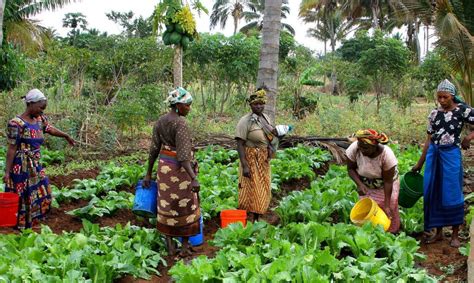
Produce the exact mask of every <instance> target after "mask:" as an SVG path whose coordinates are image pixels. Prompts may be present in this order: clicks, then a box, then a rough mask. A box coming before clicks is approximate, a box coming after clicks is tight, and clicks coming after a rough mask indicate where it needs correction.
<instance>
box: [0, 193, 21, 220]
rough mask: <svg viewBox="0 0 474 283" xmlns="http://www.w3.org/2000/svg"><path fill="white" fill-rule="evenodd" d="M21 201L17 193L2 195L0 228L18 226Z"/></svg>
mask: <svg viewBox="0 0 474 283" xmlns="http://www.w3.org/2000/svg"><path fill="white" fill-rule="evenodd" d="M19 199H20V197H19V196H18V194H15V193H0V227H13V226H16V220H17V215H18V201H19Z"/></svg>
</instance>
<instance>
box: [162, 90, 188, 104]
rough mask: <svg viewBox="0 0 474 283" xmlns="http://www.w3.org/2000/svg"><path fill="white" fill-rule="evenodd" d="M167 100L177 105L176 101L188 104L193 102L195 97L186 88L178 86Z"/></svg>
mask: <svg viewBox="0 0 474 283" xmlns="http://www.w3.org/2000/svg"><path fill="white" fill-rule="evenodd" d="M166 102H167V103H168V104H169V105H170V106H171V105H175V104H176V103H183V104H188V103H191V102H193V97H192V96H191V94H190V93H189V92H188V91H187V90H185V89H184V88H182V87H177V88H176V89H174V90H172V91H170V92H169V93H168V98H166Z"/></svg>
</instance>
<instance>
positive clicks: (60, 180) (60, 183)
mask: <svg viewBox="0 0 474 283" xmlns="http://www.w3.org/2000/svg"><path fill="white" fill-rule="evenodd" d="M99 173H100V170H99V168H94V169H89V170H81V171H77V172H74V173H72V174H69V175H66V176H64V175H57V176H48V177H49V182H50V183H51V184H52V185H55V186H56V187H58V188H65V187H71V186H72V184H73V180H74V179H80V180H82V179H95V178H96V177H97V175H99Z"/></svg>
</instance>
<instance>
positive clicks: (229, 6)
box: [209, 0, 248, 34]
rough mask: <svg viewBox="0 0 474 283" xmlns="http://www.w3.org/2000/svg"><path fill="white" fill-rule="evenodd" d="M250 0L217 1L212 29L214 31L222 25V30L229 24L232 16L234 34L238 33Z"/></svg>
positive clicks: (212, 16)
mask: <svg viewBox="0 0 474 283" xmlns="http://www.w3.org/2000/svg"><path fill="white" fill-rule="evenodd" d="M247 2H248V0H216V2H215V3H214V6H213V7H212V13H211V18H210V20H211V23H210V26H209V27H210V28H211V29H213V28H215V27H216V26H217V24H218V23H220V26H221V28H224V27H225V25H226V24H227V19H228V18H229V16H231V17H232V18H233V20H234V34H236V33H237V29H238V27H239V22H240V20H241V19H242V18H243V17H244V6H245V4H246V3H247Z"/></svg>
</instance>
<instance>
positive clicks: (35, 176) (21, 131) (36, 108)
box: [3, 89, 75, 229]
mask: <svg viewBox="0 0 474 283" xmlns="http://www.w3.org/2000/svg"><path fill="white" fill-rule="evenodd" d="M23 99H24V100H25V103H26V110H25V112H23V114H21V115H19V116H17V117H15V118H13V119H12V120H10V121H9V122H8V126H7V143H8V149H7V158H6V166H5V176H4V177H3V178H4V182H5V192H13V193H17V194H18V195H19V196H20V200H19V205H18V221H17V228H19V229H23V228H31V227H33V226H35V225H37V224H38V221H39V220H41V219H42V218H44V217H45V215H46V214H47V213H48V212H49V210H50V207H51V189H50V186H49V181H48V178H47V177H46V176H45V173H44V169H43V168H42V166H41V164H40V158H41V152H40V147H41V144H42V143H43V141H44V137H43V136H44V134H45V133H48V134H50V135H53V136H56V137H62V138H64V139H66V141H67V142H68V143H69V144H70V145H74V144H75V141H74V139H72V138H71V137H70V136H69V135H68V134H66V133H63V132H61V131H60V130H58V129H56V128H54V127H53V126H52V125H51V124H50V123H49V122H48V120H47V118H46V117H45V116H44V115H43V111H44V110H45V109H46V106H47V105H48V102H47V99H46V97H45V96H44V94H43V93H42V92H41V91H39V90H38V89H32V90H30V91H29V92H28V94H27V95H26V96H25V97H23Z"/></svg>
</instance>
